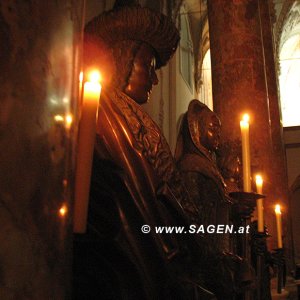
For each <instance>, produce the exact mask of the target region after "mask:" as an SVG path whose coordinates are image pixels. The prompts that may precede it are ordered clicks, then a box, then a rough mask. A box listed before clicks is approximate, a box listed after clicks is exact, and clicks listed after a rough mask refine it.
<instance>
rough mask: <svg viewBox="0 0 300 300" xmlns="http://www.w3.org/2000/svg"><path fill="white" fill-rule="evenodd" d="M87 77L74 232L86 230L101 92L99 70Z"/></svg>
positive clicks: (79, 151)
mask: <svg viewBox="0 0 300 300" xmlns="http://www.w3.org/2000/svg"><path fill="white" fill-rule="evenodd" d="M89 77H90V81H87V82H85V83H84V87H83V101H82V110H81V118H80V123H79V134H78V148H77V149H78V152H77V164H76V176H75V203H74V223H73V230H74V232H76V233H84V232H85V231H86V223H87V215H88V205H89V193H90V181H91V171H92V161H93V152H94V143H95V135H96V119H97V110H98V103H99V99H100V93H101V85H100V83H99V80H100V74H99V72H95V73H92V74H90V76H89Z"/></svg>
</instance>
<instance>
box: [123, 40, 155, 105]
mask: <svg viewBox="0 0 300 300" xmlns="http://www.w3.org/2000/svg"><path fill="white" fill-rule="evenodd" d="M156 84H158V79H157V76H156V73H155V54H154V50H153V49H152V48H151V47H150V46H149V45H147V44H142V45H141V47H140V48H139V50H138V52H137V54H136V56H135V58H134V61H133V67H132V70H131V73H130V76H129V79H128V84H127V86H126V87H125V89H124V92H125V94H127V95H128V96H130V97H131V98H132V99H133V100H134V101H135V102H137V103H139V104H143V103H146V102H147V101H148V100H149V97H150V94H151V92H152V86H153V85H156Z"/></svg>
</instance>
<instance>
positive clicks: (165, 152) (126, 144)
mask: <svg viewBox="0 0 300 300" xmlns="http://www.w3.org/2000/svg"><path fill="white" fill-rule="evenodd" d="M180 180H181V179H180V176H179V173H178V171H177V169H176V166H175V163H174V161H173V158H172V155H171V152H170V149H169V146H168V144H167V143H166V141H165V138H164V137H163V135H162V134H161V131H160V129H159V128H158V126H157V125H156V124H155V123H154V122H153V121H152V119H151V118H150V117H149V116H148V115H147V114H146V113H145V112H143V111H142V110H141V108H140V106H139V105H138V104H137V103H135V102H134V101H133V100H132V99H131V98H129V97H128V96H127V95H125V94H124V93H122V92H120V91H118V90H116V89H109V90H105V89H104V90H103V91H102V94H101V99H100V105H99V112H98V124H97V138H96V145H95V153H94V167H93V176H92V187H91V197H90V207H89V220H88V221H89V227H88V234H87V238H86V239H87V240H88V241H90V244H91V247H90V248H91V249H93V247H94V249H93V250H92V251H91V252H92V253H93V255H94V259H93V258H90V262H91V263H92V261H93V260H97V259H98V258H100V259H101V260H102V262H103V263H102V265H104V269H105V268H107V270H108V275H107V276H108V280H107V281H109V282H112V283H111V286H110V285H109V284H107V282H106V280H103V282H100V285H102V286H103V285H104V286H105V288H106V289H107V290H108V291H107V293H108V294H109V290H110V289H111V288H114V289H115V290H116V291H115V292H116V294H118V293H119V295H122V293H123V291H124V290H126V295H125V296H124V295H122V297H123V296H124V299H125V298H126V297H131V298H130V299H173V298H174V297H179V298H178V299H211V294H209V293H208V292H206V291H204V290H203V289H201V288H200V287H199V286H198V285H197V284H195V282H197V283H199V281H200V280H199V278H198V274H199V268H198V266H197V259H195V258H196V257H197V256H199V252H198V249H199V247H198V244H197V242H196V239H194V238H193V237H191V236H189V235H184V234H182V235H176V234H157V233H155V226H175V225H176V226H180V225H183V226H186V228H188V227H187V223H186V221H185V217H184V213H183V210H182V208H181V205H180V204H179V203H180V202H186V201H184V200H183V199H184V198H185V197H186V196H187V195H186V191H185V190H184V188H183V186H182V184H181V181H180ZM187 209H190V211H191V212H193V211H194V210H193V208H187ZM143 225H149V226H150V227H151V232H149V233H147V234H143V233H142V232H141V228H142V226H143ZM95 240H96V241H97V240H98V241H99V244H97V245H96V246H94V245H93V244H95V242H94V241H95ZM103 241H105V244H104V245H103ZM75 244H76V243H75ZM78 244H79V245H83V246H78V247H77V248H78V249H79V250H78V251H77V252H78V254H77V255H81V254H82V253H84V252H86V251H88V250H87V249H88V248H89V247H86V246H84V241H83V242H82V243H80V241H79V242H78ZM75 250H76V249H75ZM83 255H84V254H83ZM89 255H90V254H89ZM75 266H76V264H75ZM101 267H102V268H103V266H100V268H101ZM78 268H80V266H78ZM87 272H88V270H87ZM113 283H115V285H113ZM117 288H119V290H120V291H117ZM104 290H105V289H104ZM128 295H129V296H128ZM119 297H120V296H119ZM117 298H118V297H117V296H116V299H117Z"/></svg>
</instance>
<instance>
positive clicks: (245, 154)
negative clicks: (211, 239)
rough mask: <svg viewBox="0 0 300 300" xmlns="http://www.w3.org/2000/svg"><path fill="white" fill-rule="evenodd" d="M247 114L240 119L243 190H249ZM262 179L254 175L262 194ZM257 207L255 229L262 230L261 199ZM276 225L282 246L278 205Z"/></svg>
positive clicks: (257, 189)
mask: <svg viewBox="0 0 300 300" xmlns="http://www.w3.org/2000/svg"><path fill="white" fill-rule="evenodd" d="M249 119H250V118H249V115H248V114H245V115H244V116H243V119H242V120H241V121H240V127H241V136H242V161H243V185H244V186H243V187H244V191H245V192H251V165H250V140H249ZM262 187H263V179H262V177H261V176H260V175H257V176H256V191H257V193H258V194H260V195H262ZM256 207H257V231H258V232H264V212H263V211H264V207H263V199H262V198H260V199H257V200H256ZM275 215H276V226H277V245H278V248H282V223H281V211H280V205H279V204H277V205H276V208H275Z"/></svg>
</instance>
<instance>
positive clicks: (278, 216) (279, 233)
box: [275, 204, 282, 248]
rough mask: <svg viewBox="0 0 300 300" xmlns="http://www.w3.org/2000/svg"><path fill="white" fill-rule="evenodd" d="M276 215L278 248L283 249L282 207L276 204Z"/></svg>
mask: <svg viewBox="0 0 300 300" xmlns="http://www.w3.org/2000/svg"><path fill="white" fill-rule="evenodd" d="M275 214H276V226H277V245H278V248H282V224H281V211H280V205H279V204H276V206H275Z"/></svg>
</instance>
